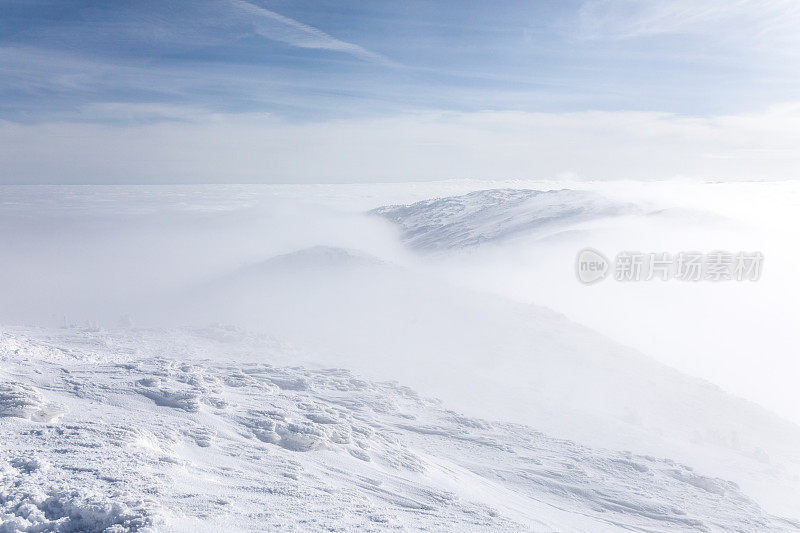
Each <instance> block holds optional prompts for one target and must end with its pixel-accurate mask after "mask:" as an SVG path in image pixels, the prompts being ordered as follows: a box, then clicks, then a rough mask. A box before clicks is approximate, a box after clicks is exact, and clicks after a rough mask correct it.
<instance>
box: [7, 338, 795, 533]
mask: <svg viewBox="0 0 800 533" xmlns="http://www.w3.org/2000/svg"><path fill="white" fill-rule="evenodd" d="M285 349H286V348H285V347H284V346H282V345H281V344H280V343H277V342H275V341H272V340H270V339H268V338H264V337H259V336H254V335H248V334H245V333H243V332H240V331H238V330H235V329H231V328H223V327H215V328H207V329H201V330H175V331H146V330H138V331H132V330H120V331H115V332H102V331H88V330H80V329H71V330H57V331H50V330H40V329H19V328H18V329H14V330H6V331H5V332H3V333H2V334H0V363H2V366H1V367H0V368H1V369H2V370H0V406H2V412H0V432H2V435H3V441H2V445H0V531H3V532H10V531H107V532H115V533H117V532H123V531H160V530H164V531H197V530H209V531H213V530H216V529H218V528H220V527H223V526H224V527H225V528H226V529H228V530H242V531H247V530H249V531H263V530H287V529H288V530H292V529H294V530H302V531H309V530H352V529H354V528H361V529H367V530H383V529H397V528H401V527H407V528H412V529H415V530H419V529H428V530H435V531H454V530H457V531H469V530H474V531H487V530H494V531H519V530H523V529H527V530H534V531H605V530H616V529H619V528H626V529H631V530H640V531H710V530H725V531H732V530H739V531H764V530H783V531H788V530H800V524H797V523H793V522H790V521H786V520H782V519H780V518H776V517H773V516H769V515H768V514H766V513H764V512H763V511H762V510H761V509H760V508H759V506H758V505H757V503H756V502H754V501H753V500H751V499H750V498H748V497H747V496H746V495H744V494H742V492H741V491H740V490H739V488H738V487H737V486H736V485H735V484H733V483H731V482H729V481H725V480H723V479H718V478H713V477H708V476H705V475H703V473H702V472H695V471H694V470H692V469H691V468H690V467H688V466H684V465H681V464H677V463H675V462H673V461H671V460H669V459H665V458H657V457H651V456H640V455H635V454H631V453H626V452H612V451H606V450H602V449H591V448H588V447H585V446H581V445H578V444H576V443H574V442H570V441H566V440H557V439H553V438H550V437H547V436H546V435H544V434H542V433H539V432H537V431H535V430H534V429H532V428H529V427H527V426H524V425H518V424H509V423H496V422H491V421H486V420H481V419H475V418H470V417H466V416H463V415H461V414H459V413H458V412H455V411H452V410H450V409H448V408H447V407H446V406H444V405H442V404H441V403H440V402H438V401H435V400H431V399H428V398H424V397H421V396H419V395H417V394H416V393H414V391H412V390H410V389H408V388H406V387H403V386H401V385H399V384H397V383H388V382H373V381H368V380H364V379H361V378H359V377H358V376H357V375H354V374H353V373H351V372H348V371H346V370H341V369H324V368H302V367H293V366H291V367H288V366H272V365H271V364H269V363H268V362H267V361H268V360H270V359H271V358H273V357H275V358H278V359H279V358H280V357H281V351H283V350H285ZM55 406H58V407H55ZM54 413H58V415H57V416H56V415H54Z"/></svg>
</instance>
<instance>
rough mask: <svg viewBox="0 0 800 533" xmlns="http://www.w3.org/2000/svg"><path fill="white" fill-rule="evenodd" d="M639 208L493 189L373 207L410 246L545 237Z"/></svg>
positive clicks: (579, 194)
mask: <svg viewBox="0 0 800 533" xmlns="http://www.w3.org/2000/svg"><path fill="white" fill-rule="evenodd" d="M636 211H637V210H636V208H635V207H634V206H633V205H631V204H624V203H618V202H612V201H610V200H608V199H606V198H604V197H603V196H602V195H600V194H598V193H595V192H591V191H576V190H569V189H563V190H553V191H537V190H530V189H492V190H485V191H475V192H471V193H468V194H464V195H461V196H451V197H447V198H437V199H433V200H423V201H420V202H416V203H413V204H410V205H391V206H384V207H379V208H377V209H374V210H373V211H371V212H372V213H373V214H376V215H380V216H382V217H385V218H386V219H388V220H390V221H391V222H393V223H394V224H397V226H398V227H399V228H400V229H401V232H402V238H403V240H404V241H405V242H406V243H407V244H408V245H409V246H411V247H413V248H416V249H422V250H442V249H450V248H464V247H469V246H475V245H478V244H481V243H486V242H492V241H501V240H504V239H507V238H509V237H512V236H516V235H522V234H532V235H537V236H542V235H544V234H546V233H547V232H553V231H557V230H563V229H565V228H567V227H569V226H571V225H574V224H577V223H580V222H586V221H589V220H595V219H598V218H604V217H610V216H618V215H623V214H627V213H633V212H636Z"/></svg>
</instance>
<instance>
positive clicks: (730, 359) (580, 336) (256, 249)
mask: <svg viewBox="0 0 800 533" xmlns="http://www.w3.org/2000/svg"><path fill="white" fill-rule="evenodd" d="M509 187H510V188H514V189H523V190H535V191H550V190H558V191H559V192H557V193H547V194H546V195H544V196H541V195H538V193H529V192H524V191H523V192H521V193H519V194H517V193H509V192H503V191H499V192H496V193H488V194H483V193H479V195H478V196H468V197H464V198H466V200H464V199H461V198H460V197H459V195H462V194H465V193H468V192H470V191H480V190H493V189H502V188H509ZM576 191H578V192H576ZM799 192H800V188H798V186H797V185H796V184H793V183H788V182H787V183H780V182H775V183H770V182H765V183H741V184H711V183H709V184H698V183H691V182H678V181H675V182H658V183H649V184H646V185H645V184H641V183H627V182H615V183H593V182H579V181H576V182H572V183H564V182H563V181H561V182H559V183H553V182H520V181H517V182H482V181H469V180H464V181H450V182H433V183H428V184H386V185H319V186H290V185H285V186H278V185H264V186H249V185H248V186H159V187H151V186H139V187H121V186H109V187H80V186H59V187H55V186H46V187H40V186H32V187H25V186H20V187H3V188H2V197H1V198H0V246H2V249H3V254H2V255H1V256H0V272H2V276H0V294H2V300H0V321H2V322H3V323H4V324H23V325H33V326H42V327H61V328H68V329H74V330H76V331H81V330H85V331H98V330H101V331H102V330H105V329H108V330H115V329H116V330H118V329H119V328H127V329H130V328H133V329H137V328H172V329H174V328H183V327H192V328H199V327H208V326H209V325H215V324H216V325H217V326H214V327H221V328H223V329H225V328H227V329H228V330H230V331H234V332H240V333H241V334H245V333H246V332H251V333H254V334H258V335H264V336H266V338H269V339H273V340H274V341H275V342H278V343H281V345H282V346H286V347H287V348H286V350H285V357H283V356H281V357H282V358H281V357H279V360H275V357H276V356H275V354H274V353H272V354H263V355H261V354H260V353H259V352H258V351H256V352H254V353H251V354H249V355H247V358H248V360H251V361H252V360H256V361H258V360H259V359H261V358H263V359H264V360H265V362H270V363H281V364H290V365H297V364H303V365H307V366H309V367H312V368H313V367H321V368H327V367H342V368H348V369H351V370H353V371H356V372H358V373H360V374H361V375H363V376H365V377H367V378H371V379H377V380H397V381H399V382H400V383H401V384H403V385H409V386H412V387H414V388H415V389H416V390H418V391H420V392H421V393H422V394H425V395H427V396H432V397H437V398H440V399H442V400H444V401H445V402H447V405H448V406H451V407H454V408H457V409H461V410H463V411H464V412H465V413H467V414H470V415H474V416H481V417H484V418H487V419H493V420H508V421H513V422H522V423H525V424H529V425H531V426H532V427H534V428H536V429H539V430H542V431H545V432H547V433H548V434H551V435H553V436H555V437H562V438H570V439H574V440H576V441H578V442H582V443H586V444H589V445H593V446H601V447H609V448H612V449H631V450H634V451H637V452H640V453H650V454H658V455H663V456H666V457H672V458H674V459H676V460H681V461H686V462H688V463H690V464H696V465H701V466H702V467H703V468H704V469H705V471H707V472H709V473H711V474H713V475H719V476H725V477H727V478H730V479H734V480H735V481H737V482H738V483H740V484H741V485H742V486H743V487H745V488H746V489H747V490H748V491H749V492H750V493H751V494H755V495H757V496H758V497H759V498H761V500H762V502H766V504H767V505H769V506H770V508H772V509H777V510H783V509H791V507H792V505H793V504H792V502H793V501H796V497H797V496H798V495H799V494H800V488H798V487H797V484H796V481H792V480H793V479H795V480H796V478H795V477H794V476H796V475H797V473H798V472H800V466H798V465H797V464H796V463H795V459H794V455H793V454H794V451H793V450H794V449H795V444H797V443H800V430H798V428H797V426H794V425H791V424H788V423H787V422H784V421H782V420H781V419H780V418H778V417H776V416H774V415H773V414H771V413H770V412H768V411H767V410H769V411H771V412H772V413H776V414H777V415H779V416H781V417H784V418H785V419H787V420H791V421H794V422H800V410H799V409H800V407H798V406H799V405H800V401H798V400H800V397H798V394H799V393H798V392H797V389H796V386H795V382H796V376H797V375H798V374H797V372H798V364H797V361H796V359H795V354H796V351H797V347H798V346H800V327H798V326H800V316H799V314H798V312H797V309H796V301H797V297H798V296H800V293H799V292H798V287H799V286H800V283H799V282H798V280H797V277H796V274H795V266H794V265H796V264H798V260H800V257H798V253H797V250H796V249H795V242H796V241H797V239H796V237H797V235H796V231H797V230H796V228H797V227H798V224H797V223H798V220H797V216H798V215H797V213H798V210H797V207H798V199H799V198H800V195H798V193H799ZM520 195H521V196H520ZM531 195H533V196H531ZM517 196H519V197H521V198H532V200H531V199H529V200H524V201H523V203H522V204H514V205H512V206H510V205H508V204H507V203H504V202H508V201H509V200H508V198H516V197H517ZM442 197H444V198H448V199H447V200H444V201H442V202H433V203H431V202H429V203H425V204H415V205H413V206H412V207H410V208H403V209H401V210H399V211H397V210H395V211H392V210H388V211H381V212H380V213H384V215H385V216H381V215H380V214H379V213H376V212H373V211H372V210H373V209H375V208H378V207H381V206H387V205H392V204H409V203H413V202H417V201H420V200H429V199H435V198H442ZM451 197H458V198H456V199H452V198H451ZM465 201H466V202H472V203H475V202H478V203H479V204H480V205H477V206H472V204H469V203H468V204H465V205H467V206H468V209H467V211H465V212H466V213H467V215H464V216H462V217H461V218H459V219H458V220H459V222H458V225H457V226H453V227H452V228H451V229H449V230H448V231H445V232H441V231H438V230H437V231H434V232H432V230H431V228H434V227H437V226H436V224H438V223H439V222H437V221H440V220H441V218H439V217H446V216H449V214H451V213H452V212H453V210H454V209H455V207H454V206H455V205H457V204H458V202H465ZM514 201H517V200H514ZM528 201H532V202H539V203H538V204H537V203H535V204H528V203H525V202H528ZM454 202H455V203H454ZM481 202H484V203H485V202H488V204H481ZM492 202H500V203H498V204H497V208H498V209H499V211H498V212H499V213H500V218H499V219H495V218H491V217H490V218H486V217H487V216H490V215H491V216H494V215H493V213H495V211H492V209H493V208H492V207H491V203H492ZM542 202H543V203H542ZM485 205H489V206H490V207H489V208H487V209H488V210H484V207H485ZM530 205H536V206H539V207H537V208H536V209H534V210H533V211H531V207H530ZM514 206H517V207H514ZM520 206H521V207H520ZM526 206H528V207H526ZM515 209H516V210H515ZM537 209H538V210H540V211H541V214H542V217H543V218H539V214H537V213H538V211H537ZM436 210H439V211H436ZM520 210H522V211H520ZM390 213H401V214H402V216H403V217H405V218H403V219H402V220H401V219H400V218H396V217H395V218H394V219H393V218H392V216H394V215H390ZM487 213H488V214H489V215H487ZM545 215H546V216H545ZM481 217H483V218H481ZM525 217H528V218H525ZM403 221H405V222H403ZM520 221H523V222H524V223H522V224H520ZM398 224H399V225H398ZM403 224H405V226H403ZM414 224H418V225H419V226H413V225H414ZM403 227H405V228H406V229H405V230H403V229H402V228H403ZM404 231H405V233H404ZM408 232H411V233H410V234H411V235H414V236H415V238H414V239H409V237H408V235H409V233H408ZM475 235H478V236H479V238H477V239H475V238H474V236H475ZM420 236H421V237H420ZM417 237H419V238H417ZM420 238H422V239H423V240H420ZM419 243H425V246H420V244H419ZM587 246H588V247H592V248H594V249H597V250H599V251H601V252H602V253H604V254H606V255H607V256H608V257H610V258H613V257H614V256H615V255H616V254H617V253H618V252H621V251H626V250H628V251H640V252H654V253H658V252H670V253H673V254H675V253H678V252H680V251H692V250H700V251H711V250H728V251H731V252H738V251H747V252H751V251H760V252H761V253H763V254H764V257H765V259H764V267H763V272H762V276H761V278H760V279H759V280H758V281H725V282H709V281H699V282H680V281H675V280H670V281H666V282H664V281H659V280H652V281H639V282H621V281H616V280H615V279H613V277H614V276H613V273H612V275H611V276H610V277H609V279H606V280H604V281H602V282H600V283H597V284H595V285H584V284H582V283H580V282H579V281H578V280H577V278H576V273H575V257H576V254H577V252H578V251H579V250H581V249H582V248H584V247H587ZM681 372H682V373H681ZM697 378H701V379H697ZM703 380H706V381H703ZM718 387H719V388H718ZM728 393H730V394H728ZM748 401H750V402H755V403H748ZM762 407H763V408H766V410H765V409H763V408H762ZM765 457H766V458H767V459H765ZM765 461H766V462H765ZM766 465H773V466H774V465H781V466H780V468H779V470H778V471H777V472H779V473H778V474H775V472H773V473H772V474H769V475H765V474H764V470H763V469H764V468H767V466H766ZM769 468H772V467H769Z"/></svg>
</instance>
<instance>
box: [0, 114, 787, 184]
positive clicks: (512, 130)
mask: <svg viewBox="0 0 800 533" xmlns="http://www.w3.org/2000/svg"><path fill="white" fill-rule="evenodd" d="M102 111H103V113H105V115H104V116H105V118H109V114H111V115H113V114H115V113H119V114H121V116H122V117H124V119H125V120H123V121H121V122H120V123H115V122H113V121H111V122H106V123H96V122H85V121H83V122H81V121H70V122H49V123H39V124H21V123H14V122H0V182H2V183H29V182H36V183H42V182H43V183H70V182H72V183H75V182H77V183H120V182H124V183H160V182H179V183H180V182H187V183H191V182H215V183H216V182H218V183H231V182H243V183H244V182H265V183H270V182H282V183H285V182H358V181H402V180H417V179H448V178H460V177H472V178H488V179H492V178H546V177H556V176H559V175H564V174H569V175H578V176H581V177H586V178H592V179H614V178H625V179H665V178H672V177H676V176H683V177H689V178H700V179H789V178H796V177H798V172H797V169H798V168H800V148H798V147H800V105H794V104H792V105H783V106H778V107H774V108H770V109H768V110H766V111H763V112H760V113H752V114H740V115H725V116H715V117H691V116H679V115H673V114H668V113H647V112H577V113H526V112H477V113H463V112H461V113H452V112H425V113H407V114H398V115H394V116H389V117H380V118H358V119H343V120H329V121H321V122H286V121H283V120H281V119H278V118H275V117H273V116H270V115H262V114H239V115H236V114H193V115H191V116H190V114H185V115H184V114H180V113H179V114H178V116H180V117H181V119H180V120H175V119H174V118H173V119H169V117H165V119H164V120H156V121H153V120H143V121H133V123H132V122H131V118H132V117H136V116H137V115H138V114H142V115H143V116H145V117H146V118H148V119H150V118H152V116H153V114H154V113H156V114H157V113H158V109H157V108H154V107H153V106H145V107H142V108H140V107H139V106H136V105H123V104H119V105H116V106H106V107H104V108H103V110H102ZM91 112H92V113H97V112H98V110H97V109H95V108H92V109H91ZM170 113H171V114H172V115H173V117H174V115H175V113H177V112H176V111H175V110H174V109H171V110H170ZM112 118H113V117H112Z"/></svg>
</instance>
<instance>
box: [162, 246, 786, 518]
mask: <svg viewBox="0 0 800 533" xmlns="http://www.w3.org/2000/svg"><path fill="white" fill-rule="evenodd" d="M182 304H183V305H177V306H175V307H171V308H170V309H169V311H168V314H169V315H170V316H172V317H173V318H174V319H175V320H176V324H180V323H185V322H186V321H187V320H190V318H187V317H188V316H189V314H191V313H189V312H188V311H186V309H189V310H191V312H192V313H195V314H194V316H192V317H191V320H194V321H195V322H196V323H197V324H205V323H210V322H214V321H220V320H225V319H230V320H233V321H234V322H235V323H237V324H244V325H246V326H247V327H248V328H250V329H252V330H254V331H262V332H267V333H270V334H273V335H275V336H277V337H279V338H283V339H287V340H288V341H289V342H291V343H292V344H293V345H294V346H296V347H297V348H298V349H300V350H301V351H302V352H304V353H305V355H298V359H296V360H304V361H306V362H309V363H319V364H322V365H330V366H344V367H346V368H349V369H352V370H355V371H357V372H359V373H362V374H363V375H365V376H367V377H369V378H371V379H397V380H400V381H402V382H404V383H406V384H408V385H410V386H412V387H414V388H415V389H416V390H419V391H420V392H421V393H422V394H425V395H432V396H436V397H439V398H442V399H443V400H445V401H447V402H448V404H450V405H451V406H453V407H456V408H458V409H461V410H463V411H465V412H467V413H469V414H471V415H475V416H481V417H485V418H492V419H502V420H506V421H511V422H518V423H524V424H528V425H531V426H533V427H536V428H537V429H539V430H542V431H545V432H547V433H549V434H552V435H554V436H558V437H563V438H569V439H572V440H575V441H577V442H580V443H582V444H589V445H593V446H602V447H609V448H612V449H629V450H632V451H635V452H638V453H644V454H653V455H661V456H668V457H672V458H673V459H676V460H680V461H684V462H688V463H689V464H702V465H703V467H704V468H706V469H707V471H709V472H711V473H713V474H714V475H718V476H723V477H728V478H730V479H732V480H734V481H736V482H737V483H739V484H740V485H742V486H743V487H745V488H746V490H747V491H748V492H750V493H751V494H754V495H756V496H757V497H758V498H759V500H760V501H761V500H763V502H764V503H765V504H768V505H769V506H770V507H769V508H770V509H771V510H772V509H776V510H779V511H780V512H789V511H790V510H792V509H793V508H794V502H796V501H797V498H800V483H798V478H797V476H798V473H800V463H799V460H800V458H798V456H797V454H796V450H797V449H800V428H798V427H797V426H795V425H793V424H791V423H788V422H786V421H784V420H782V419H780V418H778V417H776V416H774V415H772V414H771V413H769V412H768V411H766V410H764V409H762V408H760V407H758V406H757V405H755V404H752V403H750V402H746V401H743V400H741V399H739V398H736V397H734V396H731V395H729V394H726V393H725V392H723V391H721V390H720V389H718V388H717V387H715V386H713V385H711V384H709V383H707V382H704V381H702V380H699V379H694V378H691V377H689V376H686V375H684V374H681V373H680V372H677V371H675V370H673V369H671V368H669V367H666V366H664V365H662V364H659V363H657V362H656V361H653V360H652V359H650V358H648V357H646V356H644V355H642V354H640V353H638V352H636V351H634V350H631V349H629V348H625V347H624V346H621V345H619V344H617V343H614V342H613V341H611V340H609V339H608V338H605V337H603V336H602V335H600V334H598V333H596V332H593V331H591V330H589V329H587V328H584V327H582V326H580V325H578V324H575V323H573V322H571V321H570V320H568V319H566V318H565V317H563V316H562V315H559V314H557V313H554V312H552V311H550V310H548V309H545V308H541V307H537V306H532V305H524V304H520V303H517V302H513V301H510V300H507V299H504V298H500V297H495V296H490V295H486V294H481V293H477V292H470V291H466V290H464V289H461V288H457V287H451V286H449V285H447V284H443V283H441V282H439V281H437V280H435V279H431V278H429V277H428V276H425V275H423V274H418V273H414V272H411V271H409V270H407V269H404V268H401V267H399V266H397V265H393V264H390V263H387V262H382V261H379V260H377V259H374V258H373V259H371V258H369V257H368V256H365V255H364V254H361V253H359V252H354V251H348V250H341V249H331V248H326V247H316V248H312V249H306V250H301V251H299V252H296V253H292V254H287V255H282V256H278V257H275V258H272V259H269V260H267V261H264V262H262V263H259V264H257V265H252V266H250V267H247V268H243V269H240V270H238V271H236V272H235V273H232V274H230V275H227V276H224V277H222V278H220V279H219V280H217V281H215V282H213V283H210V284H208V285H204V286H201V287H198V288H196V290H195V291H193V292H192V293H191V294H190V295H189V296H188V297H187V298H186V300H185V301H184V302H182Z"/></svg>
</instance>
